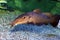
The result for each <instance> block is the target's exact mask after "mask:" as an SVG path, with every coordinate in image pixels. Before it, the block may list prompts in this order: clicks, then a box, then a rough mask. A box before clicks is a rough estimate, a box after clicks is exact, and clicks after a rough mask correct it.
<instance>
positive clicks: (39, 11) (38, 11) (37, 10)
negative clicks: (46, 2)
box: [33, 9, 41, 13]
mask: <svg viewBox="0 0 60 40" xmlns="http://www.w3.org/2000/svg"><path fill="white" fill-rule="evenodd" d="M33 12H35V13H41V10H40V9H35V10H33Z"/></svg>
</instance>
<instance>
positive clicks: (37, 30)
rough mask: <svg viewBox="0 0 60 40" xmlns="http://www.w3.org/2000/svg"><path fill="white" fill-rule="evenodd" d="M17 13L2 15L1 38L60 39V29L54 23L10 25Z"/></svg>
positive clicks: (4, 39)
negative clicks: (53, 25)
mask: <svg viewBox="0 0 60 40" xmlns="http://www.w3.org/2000/svg"><path fill="white" fill-rule="evenodd" d="M16 17H17V16H16V15H15V14H12V13H11V14H8V13H7V14H3V15H0V40H60V29H59V28H54V27H52V25H50V24H48V25H44V24H43V25H41V26H37V25H32V24H21V25H17V26H15V27H12V28H11V27H10V25H9V23H10V22H11V21H12V20H14V19H15V18H16Z"/></svg>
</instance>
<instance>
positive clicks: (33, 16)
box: [10, 11, 60, 27]
mask: <svg viewBox="0 0 60 40" xmlns="http://www.w3.org/2000/svg"><path fill="white" fill-rule="evenodd" d="M59 19H60V15H52V14H50V13H37V11H36V12H35V11H33V12H27V13H25V14H22V15H19V16H18V17H17V18H16V19H15V20H14V21H12V22H11V23H10V24H11V26H15V25H18V24H28V23H33V24H36V25H40V24H48V23H50V24H51V25H52V26H53V27H56V25H57V24H58V21H59Z"/></svg>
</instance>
